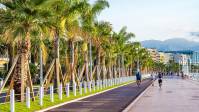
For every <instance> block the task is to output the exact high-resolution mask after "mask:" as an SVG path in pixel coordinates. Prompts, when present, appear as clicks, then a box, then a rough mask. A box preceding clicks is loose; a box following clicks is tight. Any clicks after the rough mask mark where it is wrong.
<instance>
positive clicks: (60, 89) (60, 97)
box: [59, 84, 62, 100]
mask: <svg viewBox="0 0 199 112" xmlns="http://www.w3.org/2000/svg"><path fill="white" fill-rule="evenodd" d="M59 99H60V100H62V84H60V85H59Z"/></svg>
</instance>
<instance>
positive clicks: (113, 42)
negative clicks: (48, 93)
mask: <svg viewBox="0 0 199 112" xmlns="http://www.w3.org/2000/svg"><path fill="white" fill-rule="evenodd" d="M0 3H1V4H2V5H1V9H0V33H1V34H0V44H1V45H3V46H6V49H7V51H8V54H9V58H10V71H9V72H8V76H7V78H6V82H7V80H8V81H9V82H10V88H9V89H14V90H15V93H16V94H20V95H19V96H18V97H16V98H17V99H18V100H21V101H23V100H24V95H23V94H24V91H25V88H26V87H30V88H31V90H32V92H33V86H32V85H33V84H32V79H31V73H30V70H31V69H32V68H30V67H29V64H33V65H35V66H36V67H38V68H39V71H40V73H39V71H37V73H39V74H40V75H41V76H43V75H42V74H44V73H45V74H44V77H40V78H41V85H43V86H44V87H45V88H46V89H47V88H48V87H49V85H50V84H52V83H53V84H54V86H55V87H57V86H59V84H60V83H62V84H66V83H68V82H71V83H79V82H81V81H84V80H85V81H92V80H101V79H106V78H116V77H121V76H128V75H132V74H133V70H134V69H135V68H136V62H138V61H137V60H139V64H140V65H142V67H141V69H142V70H146V69H148V70H150V69H152V68H150V66H151V65H152V64H153V61H152V59H151V58H150V56H149V54H148V52H147V51H146V49H144V48H142V47H141V45H140V43H138V42H134V43H133V42H132V38H133V37H135V35H134V34H133V33H129V32H127V28H126V27H123V28H122V29H121V30H120V31H119V32H114V31H113V29H112V25H111V23H109V22H107V21H98V19H97V16H98V15H99V14H100V13H101V12H102V11H103V10H104V9H105V8H108V7H109V3H108V2H107V1H106V0H96V1H95V2H94V3H92V4H91V3H90V1H89V0H1V1H0ZM30 60H31V61H30ZM32 76H33V75H32ZM6 82H5V84H6ZM5 84H4V86H5ZM1 92H2V88H1V90H0V93H1Z"/></svg>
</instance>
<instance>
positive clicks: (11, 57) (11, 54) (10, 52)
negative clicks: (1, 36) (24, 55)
mask: <svg viewBox="0 0 199 112" xmlns="http://www.w3.org/2000/svg"><path fill="white" fill-rule="evenodd" d="M8 56H9V63H8V69H10V68H11V66H12V63H13V60H14V47H13V45H12V44H8Z"/></svg>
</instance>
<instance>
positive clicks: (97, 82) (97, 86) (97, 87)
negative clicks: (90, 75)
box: [97, 80, 99, 90]
mask: <svg viewBox="0 0 199 112" xmlns="http://www.w3.org/2000/svg"><path fill="white" fill-rule="evenodd" d="M97 90H99V80H97Z"/></svg>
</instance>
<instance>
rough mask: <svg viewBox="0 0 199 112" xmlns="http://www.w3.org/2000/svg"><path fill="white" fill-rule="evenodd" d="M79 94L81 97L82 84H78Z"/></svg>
mask: <svg viewBox="0 0 199 112" xmlns="http://www.w3.org/2000/svg"><path fill="white" fill-rule="evenodd" d="M79 94H80V95H82V82H80V83H79Z"/></svg>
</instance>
